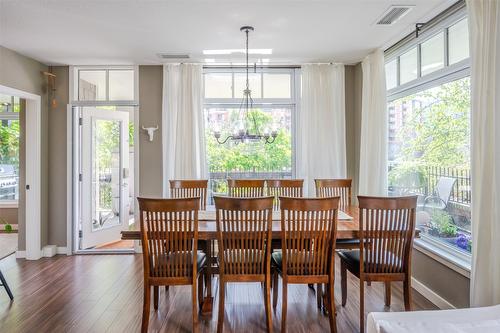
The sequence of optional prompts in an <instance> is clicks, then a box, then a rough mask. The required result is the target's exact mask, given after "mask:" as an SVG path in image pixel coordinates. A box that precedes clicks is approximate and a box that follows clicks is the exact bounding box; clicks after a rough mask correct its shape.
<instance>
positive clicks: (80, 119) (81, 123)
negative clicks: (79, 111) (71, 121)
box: [78, 117, 83, 126]
mask: <svg viewBox="0 0 500 333" xmlns="http://www.w3.org/2000/svg"><path fill="white" fill-rule="evenodd" d="M78 125H80V126H82V125H83V118H82V117H80V118H78Z"/></svg>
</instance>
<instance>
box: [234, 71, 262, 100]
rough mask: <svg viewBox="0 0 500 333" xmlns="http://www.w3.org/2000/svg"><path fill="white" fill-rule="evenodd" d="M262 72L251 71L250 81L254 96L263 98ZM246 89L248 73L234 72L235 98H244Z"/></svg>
mask: <svg viewBox="0 0 500 333" xmlns="http://www.w3.org/2000/svg"><path fill="white" fill-rule="evenodd" d="M260 77H261V76H260V73H249V74H248V83H249V85H250V90H251V91H252V98H262V86H261V83H260ZM245 89H246V74H244V73H235V74H234V98H243V90H245Z"/></svg>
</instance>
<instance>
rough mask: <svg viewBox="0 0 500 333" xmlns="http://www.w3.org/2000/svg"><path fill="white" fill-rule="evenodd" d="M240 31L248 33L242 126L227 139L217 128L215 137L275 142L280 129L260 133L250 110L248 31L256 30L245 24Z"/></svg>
mask: <svg viewBox="0 0 500 333" xmlns="http://www.w3.org/2000/svg"><path fill="white" fill-rule="evenodd" d="M240 31H242V32H244V33H245V34H246V48H245V55H246V85H245V89H244V90H243V99H242V100H241V103H240V108H239V114H240V120H241V124H240V125H241V126H240V128H239V129H238V130H237V131H236V132H235V133H234V134H232V135H229V136H227V137H226V138H225V139H222V140H221V133H220V131H218V130H216V131H214V137H215V139H216V140H217V142H218V143H219V144H225V143H226V142H227V141H229V140H232V141H234V142H235V143H236V144H238V143H239V142H251V141H253V142H257V141H263V142H265V143H266V144H270V143H273V142H274V140H276V137H277V136H278V131H276V130H273V131H271V133H268V132H267V131H266V132H264V133H263V134H260V132H259V128H258V126H257V121H256V119H255V115H254V114H253V113H251V112H249V111H250V110H251V109H252V108H253V99H252V90H251V89H250V84H249V81H248V70H249V66H248V33H249V32H250V31H254V29H253V27H251V26H244V27H241V28H240ZM249 123H252V124H253V127H254V130H255V133H251V132H250V129H249V127H248V124H249Z"/></svg>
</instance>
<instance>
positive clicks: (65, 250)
mask: <svg viewBox="0 0 500 333" xmlns="http://www.w3.org/2000/svg"><path fill="white" fill-rule="evenodd" d="M56 253H57V254H68V248H67V247H66V246H58V247H57V251H56Z"/></svg>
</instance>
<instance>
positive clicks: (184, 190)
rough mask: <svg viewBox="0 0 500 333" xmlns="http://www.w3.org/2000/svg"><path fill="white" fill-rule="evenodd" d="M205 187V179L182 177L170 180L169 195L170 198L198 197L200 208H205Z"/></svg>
mask: <svg viewBox="0 0 500 333" xmlns="http://www.w3.org/2000/svg"><path fill="white" fill-rule="evenodd" d="M207 188H208V180H206V179H184V180H177V179H175V180H170V197H171V198H174V199H175V198H191V197H199V198H200V210H205V209H206V208H207Z"/></svg>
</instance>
